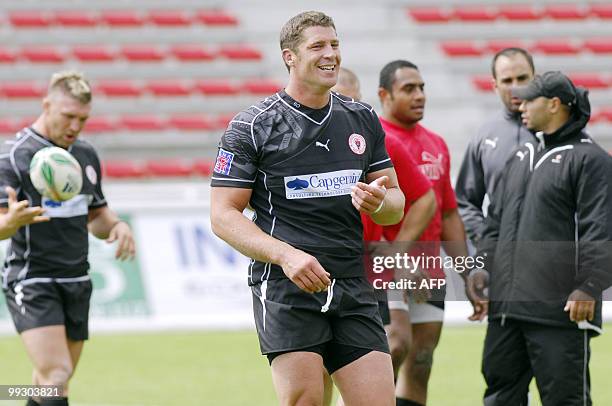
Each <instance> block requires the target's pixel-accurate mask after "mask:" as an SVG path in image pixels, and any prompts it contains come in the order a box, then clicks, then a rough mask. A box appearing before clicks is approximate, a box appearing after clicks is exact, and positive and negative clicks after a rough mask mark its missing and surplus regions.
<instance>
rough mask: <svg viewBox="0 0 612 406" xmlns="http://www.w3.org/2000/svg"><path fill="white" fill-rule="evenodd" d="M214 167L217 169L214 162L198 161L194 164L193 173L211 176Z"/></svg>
mask: <svg viewBox="0 0 612 406" xmlns="http://www.w3.org/2000/svg"><path fill="white" fill-rule="evenodd" d="M214 167H215V161H214V160H203V159H198V160H196V161H195V162H193V164H192V172H193V173H194V174H195V175H200V176H211V175H212V171H213V168H214Z"/></svg>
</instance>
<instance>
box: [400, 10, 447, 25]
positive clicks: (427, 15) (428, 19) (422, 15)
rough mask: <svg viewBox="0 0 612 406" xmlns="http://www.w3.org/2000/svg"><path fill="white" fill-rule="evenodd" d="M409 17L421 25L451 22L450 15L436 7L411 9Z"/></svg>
mask: <svg viewBox="0 0 612 406" xmlns="http://www.w3.org/2000/svg"><path fill="white" fill-rule="evenodd" d="M408 15H409V16H410V17H411V18H412V19H413V20H414V21H417V22H419V23H446V22H448V21H450V18H451V16H450V14H449V13H448V12H446V11H444V10H442V9H440V8H436V7H422V8H411V9H409V10H408Z"/></svg>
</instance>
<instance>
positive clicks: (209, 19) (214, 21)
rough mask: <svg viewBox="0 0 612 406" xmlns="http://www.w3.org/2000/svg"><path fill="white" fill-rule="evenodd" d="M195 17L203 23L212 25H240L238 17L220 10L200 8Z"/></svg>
mask: <svg viewBox="0 0 612 406" xmlns="http://www.w3.org/2000/svg"><path fill="white" fill-rule="evenodd" d="M195 18H196V20H197V21H200V22H201V23H202V24H205V25H211V26H234V25H238V20H237V19H236V17H234V16H232V15H230V14H227V13H226V12H224V11H220V10H200V11H198V12H197V13H196V15H195Z"/></svg>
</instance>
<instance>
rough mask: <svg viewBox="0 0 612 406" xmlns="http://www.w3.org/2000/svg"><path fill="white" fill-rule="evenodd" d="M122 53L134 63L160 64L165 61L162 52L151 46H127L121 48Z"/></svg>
mask: <svg viewBox="0 0 612 406" xmlns="http://www.w3.org/2000/svg"><path fill="white" fill-rule="evenodd" d="M120 53H121V55H122V56H123V57H124V58H125V59H127V60H129V61H132V62H158V61H161V60H162V59H164V54H163V52H162V51H161V50H159V49H158V48H156V47H154V46H149V45H126V46H124V47H122V48H121V51H120Z"/></svg>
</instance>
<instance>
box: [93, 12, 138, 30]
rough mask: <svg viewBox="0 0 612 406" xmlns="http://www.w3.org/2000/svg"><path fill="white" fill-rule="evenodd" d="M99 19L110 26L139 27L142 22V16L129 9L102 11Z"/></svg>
mask: <svg viewBox="0 0 612 406" xmlns="http://www.w3.org/2000/svg"><path fill="white" fill-rule="evenodd" d="M100 20H101V21H103V22H104V23H106V24H107V25H109V26H111V27H139V26H141V25H143V24H144V21H143V18H142V16H141V15H140V14H139V13H137V12H135V11H130V10H117V11H103V12H102V13H101V14H100Z"/></svg>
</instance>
